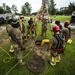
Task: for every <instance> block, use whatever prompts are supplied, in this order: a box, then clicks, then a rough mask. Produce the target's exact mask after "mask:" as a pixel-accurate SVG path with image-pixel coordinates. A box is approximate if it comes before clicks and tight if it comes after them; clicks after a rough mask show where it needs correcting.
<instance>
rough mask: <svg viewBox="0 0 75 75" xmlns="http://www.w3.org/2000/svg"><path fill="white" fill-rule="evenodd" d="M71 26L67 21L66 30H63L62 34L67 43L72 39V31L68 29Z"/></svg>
mask: <svg viewBox="0 0 75 75" xmlns="http://www.w3.org/2000/svg"><path fill="white" fill-rule="evenodd" d="M69 25H70V22H69V21H66V22H65V23H64V27H65V28H63V29H62V34H63V36H64V38H65V42H67V41H68V39H69V38H70V37H71V29H70V28H69V27H68V26H69Z"/></svg>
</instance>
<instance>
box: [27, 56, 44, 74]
mask: <svg viewBox="0 0 75 75" xmlns="http://www.w3.org/2000/svg"><path fill="white" fill-rule="evenodd" d="M27 67H28V69H29V70H30V71H31V72H34V73H39V72H41V71H43V70H44V68H45V61H44V60H43V59H42V57H40V56H38V55H34V56H31V57H30V58H29V59H28V61H27Z"/></svg>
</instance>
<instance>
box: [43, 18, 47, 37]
mask: <svg viewBox="0 0 75 75" xmlns="http://www.w3.org/2000/svg"><path fill="white" fill-rule="evenodd" d="M46 30H47V21H46V19H43V20H42V36H43V35H44V34H45V36H46Z"/></svg>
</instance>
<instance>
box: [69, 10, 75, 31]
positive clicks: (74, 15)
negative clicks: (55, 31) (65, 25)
mask: <svg viewBox="0 0 75 75" xmlns="http://www.w3.org/2000/svg"><path fill="white" fill-rule="evenodd" d="M70 23H71V24H70V25H69V27H70V28H71V30H75V11H73V12H72V15H71V21H70Z"/></svg>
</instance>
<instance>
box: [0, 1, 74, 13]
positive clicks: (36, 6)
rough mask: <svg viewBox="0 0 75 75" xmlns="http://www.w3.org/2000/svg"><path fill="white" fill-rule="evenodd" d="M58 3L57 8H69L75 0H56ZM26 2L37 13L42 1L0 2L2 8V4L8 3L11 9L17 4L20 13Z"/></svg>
mask: <svg viewBox="0 0 75 75" xmlns="http://www.w3.org/2000/svg"><path fill="white" fill-rule="evenodd" d="M54 1H55V3H56V8H60V7H65V6H66V7H67V6H68V5H69V3H70V2H75V0H54ZM25 2H29V3H30V4H31V6H32V12H36V11H37V10H39V8H40V6H41V3H42V0H0V6H2V3H6V5H9V6H10V7H11V6H12V5H13V4H15V5H16V6H17V8H18V11H19V12H20V11H21V7H22V5H24V3H25Z"/></svg>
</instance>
